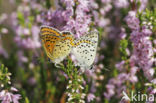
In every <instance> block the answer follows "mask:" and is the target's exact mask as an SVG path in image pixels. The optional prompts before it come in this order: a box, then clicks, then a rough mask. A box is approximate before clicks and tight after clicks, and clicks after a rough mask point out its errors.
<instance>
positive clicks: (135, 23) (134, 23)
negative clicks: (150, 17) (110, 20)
mask: <svg viewBox="0 0 156 103" xmlns="http://www.w3.org/2000/svg"><path fill="white" fill-rule="evenodd" d="M125 20H126V22H127V24H128V27H129V28H131V29H132V30H138V29H139V28H140V25H139V23H140V21H139V19H138V18H137V17H136V12H135V11H129V13H128V16H126V18H125Z"/></svg>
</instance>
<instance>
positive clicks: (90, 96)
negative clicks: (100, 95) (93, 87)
mask: <svg viewBox="0 0 156 103" xmlns="http://www.w3.org/2000/svg"><path fill="white" fill-rule="evenodd" d="M94 99H95V95H94V94H92V93H89V94H88V95H87V101H88V102H91V101H93V100H94Z"/></svg>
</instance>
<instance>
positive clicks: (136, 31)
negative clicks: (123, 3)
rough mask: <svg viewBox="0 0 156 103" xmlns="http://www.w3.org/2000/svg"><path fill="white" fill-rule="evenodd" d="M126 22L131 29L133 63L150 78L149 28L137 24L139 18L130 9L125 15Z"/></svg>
mask: <svg viewBox="0 0 156 103" xmlns="http://www.w3.org/2000/svg"><path fill="white" fill-rule="evenodd" d="M126 22H127V24H128V26H129V28H130V29H131V30H132V32H131V34H130V37H131V41H132V43H133V54H132V55H133V59H134V60H135V63H136V64H138V65H139V67H140V68H142V69H143V71H144V74H145V76H146V77H147V78H148V79H152V76H153V74H154V70H153V68H152V65H153V61H154V58H153V46H152V42H151V40H150V36H151V35H152V31H151V30H150V29H147V28H145V27H144V26H143V27H140V26H139V19H138V18H137V17H136V13H135V12H134V11H130V12H129V14H128V16H127V17H126Z"/></svg>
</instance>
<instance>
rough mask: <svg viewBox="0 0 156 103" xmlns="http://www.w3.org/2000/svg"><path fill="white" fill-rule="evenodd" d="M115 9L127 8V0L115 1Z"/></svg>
mask: <svg viewBox="0 0 156 103" xmlns="http://www.w3.org/2000/svg"><path fill="white" fill-rule="evenodd" d="M115 6H116V8H127V7H128V6H129V2H128V0H115Z"/></svg>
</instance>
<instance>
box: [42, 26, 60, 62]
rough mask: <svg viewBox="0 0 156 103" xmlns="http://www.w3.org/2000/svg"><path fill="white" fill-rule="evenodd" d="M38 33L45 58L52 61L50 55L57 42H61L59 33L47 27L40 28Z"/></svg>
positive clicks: (52, 58)
mask: <svg viewBox="0 0 156 103" xmlns="http://www.w3.org/2000/svg"><path fill="white" fill-rule="evenodd" d="M40 32H41V40H42V44H43V47H44V50H45V52H46V54H47V56H48V57H49V58H50V59H51V60H52V61H54V57H53V55H52V53H53V50H54V47H55V45H56V44H57V42H59V41H61V38H60V35H61V33H60V32H59V31H58V30H56V29H54V28H52V27H48V26H41V29H40Z"/></svg>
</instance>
